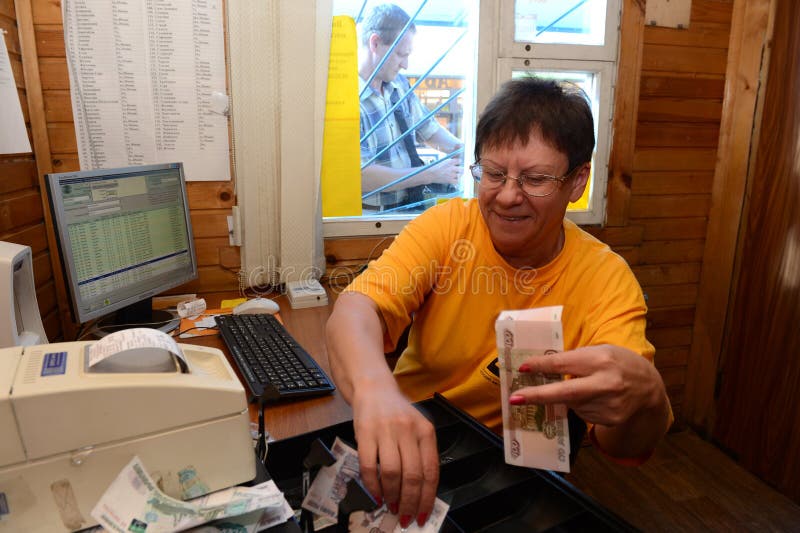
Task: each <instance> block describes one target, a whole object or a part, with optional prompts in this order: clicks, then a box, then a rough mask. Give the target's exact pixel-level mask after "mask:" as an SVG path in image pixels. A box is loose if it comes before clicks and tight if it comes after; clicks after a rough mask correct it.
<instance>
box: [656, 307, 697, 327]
mask: <svg viewBox="0 0 800 533" xmlns="http://www.w3.org/2000/svg"><path fill="white" fill-rule="evenodd" d="M693 324H694V306H687V307H669V308H663V309H650V310H649V311H648V312H647V327H648V331H649V328H660V327H666V326H691V325H693Z"/></svg>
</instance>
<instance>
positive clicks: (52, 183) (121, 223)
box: [47, 163, 197, 322]
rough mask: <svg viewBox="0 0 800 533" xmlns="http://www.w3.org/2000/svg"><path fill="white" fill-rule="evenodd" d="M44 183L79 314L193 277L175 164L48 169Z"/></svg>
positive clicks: (114, 306) (136, 299) (102, 310)
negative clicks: (118, 167) (52, 171)
mask: <svg viewBox="0 0 800 533" xmlns="http://www.w3.org/2000/svg"><path fill="white" fill-rule="evenodd" d="M47 188H48V192H49V196H50V206H51V209H52V213H53V224H54V225H55V232H56V236H57V239H58V243H59V249H60V252H61V258H62V264H63V266H64V271H65V272H64V273H65V281H66V283H67V287H68V290H69V293H70V298H71V304H72V309H73V313H74V314H75V318H77V320H78V321H80V322H86V321H89V320H91V319H94V318H98V317H101V316H104V315H107V314H109V313H111V312H113V311H117V310H120V309H123V308H126V307H127V306H133V305H134V304H137V303H140V302H143V301H145V300H149V299H150V298H151V297H152V296H153V295H156V294H158V293H160V292H162V291H165V290H167V289H171V288H173V287H176V286H178V285H181V284H183V283H186V282H187V281H190V280H193V279H195V278H197V260H196V258H195V253H194V241H193V239H192V227H191V222H190V218H189V206H188V202H187V200H186V184H185V181H184V177H183V165H182V164H181V163H169V164H160V165H147V166H138V167H128V168H120V169H111V170H90V171H79V172H66V173H62V174H48V175H47Z"/></svg>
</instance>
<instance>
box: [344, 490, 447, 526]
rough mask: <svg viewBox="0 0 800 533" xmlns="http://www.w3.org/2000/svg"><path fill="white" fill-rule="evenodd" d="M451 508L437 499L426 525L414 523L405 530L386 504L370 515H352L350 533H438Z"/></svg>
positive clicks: (365, 513) (355, 513) (360, 512)
mask: <svg viewBox="0 0 800 533" xmlns="http://www.w3.org/2000/svg"><path fill="white" fill-rule="evenodd" d="M449 508H450V506H449V505H448V504H446V503H445V502H443V501H442V500H440V499H439V498H436V502H435V503H434V504H433V511H432V512H431V514H430V516H429V517H428V520H427V521H426V522H425V524H423V525H422V526H420V525H419V524H417V523H416V521H413V522H411V524H410V525H409V526H408V527H407V528H405V529H403V528H402V527H400V517H399V516H398V515H396V514H392V513H391V512H389V508H388V507H386V504H384V505H382V506H381V507H379V508H377V509H375V510H374V511H371V512H369V513H367V512H364V511H356V512H354V513H351V514H350V521H349V524H348V526H349V527H348V531H350V532H351V533H436V532H437V531H439V529H441V527H442V524H443V523H444V518H445V516H447V510H448V509H449Z"/></svg>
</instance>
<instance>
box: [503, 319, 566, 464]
mask: <svg viewBox="0 0 800 533" xmlns="http://www.w3.org/2000/svg"><path fill="white" fill-rule="evenodd" d="M561 311H562V307H561V306H560V305H559V306H553V307H540V308H536V309H523V310H520V311H503V312H502V313H500V316H499V317H498V318H497V322H496V323H495V333H496V334H497V352H498V366H499V367H500V395H501V402H502V409H503V445H504V448H505V459H506V463H508V464H512V465H516V466H528V467H534V468H544V469H547V470H558V471H560V472H569V451H570V447H569V426H568V425H567V406H566V405H564V404H555V405H530V404H529V405H510V404H509V403H508V398H509V397H510V396H511V393H513V392H514V391H516V390H519V389H521V388H523V387H529V386H534V385H542V384H545V383H551V382H554V381H560V380H561V379H562V376H560V375H544V374H533V373H527V372H519V367H520V365H521V364H522V363H523V362H524V361H525V360H526V359H528V358H529V357H532V356H539V357H546V356H547V355H549V354H553V353H556V352H561V351H563V350H564V339H563V334H562V328H561Z"/></svg>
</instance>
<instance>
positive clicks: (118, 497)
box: [91, 457, 286, 533]
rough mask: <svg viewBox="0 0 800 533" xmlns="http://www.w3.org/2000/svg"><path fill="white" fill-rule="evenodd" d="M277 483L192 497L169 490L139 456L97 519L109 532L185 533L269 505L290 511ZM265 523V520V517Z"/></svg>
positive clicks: (114, 486)
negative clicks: (165, 490) (180, 497)
mask: <svg viewBox="0 0 800 533" xmlns="http://www.w3.org/2000/svg"><path fill="white" fill-rule="evenodd" d="M285 503H286V500H285V498H284V497H283V494H282V493H281V492H280V491H279V490H277V487H275V486H274V484H273V485H268V486H264V487H260V488H256V487H231V488H228V489H224V490H220V491H217V492H212V493H210V494H206V495H204V496H201V497H199V498H195V499H193V500H191V501H181V500H178V499H176V498H172V497H171V496H168V495H166V494H164V493H163V492H162V491H161V490H160V489H159V488H158V486H157V485H156V483H155V482H154V481H153V479H152V478H151V477H150V475H149V474H148V473H147V471H146V470H145V467H144V465H143V464H142V462H141V461H140V460H139V458H138V457H134V458H133V459H132V460H131V462H130V463H128V464H127V465H126V466H125V468H123V469H122V471H121V472H120V473H119V475H118V476H117V477H116V478H115V479H114V481H112V482H111V485H110V486H109V487H108V489H106V491H105V493H104V494H103V496H101V497H100V500H99V501H98V502H97V504H96V505H95V507H94V509H92V512H91V515H92V518H94V519H95V520H97V521H98V522H99V524H100V525H101V526H103V527H104V528H105V529H107V530H109V531H129V532H132V533H145V532H146V533H162V532H171V531H183V530H186V529H189V528H192V527H195V526H199V525H201V524H205V523H208V522H211V521H212V520H219V519H223V518H228V517H231V516H240V515H244V514H247V513H250V512H255V511H258V510H262V511H263V510H264V509H265V508H270V509H273V508H277V509H283V510H285V507H284V504H285ZM259 521H260V520H259Z"/></svg>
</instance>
